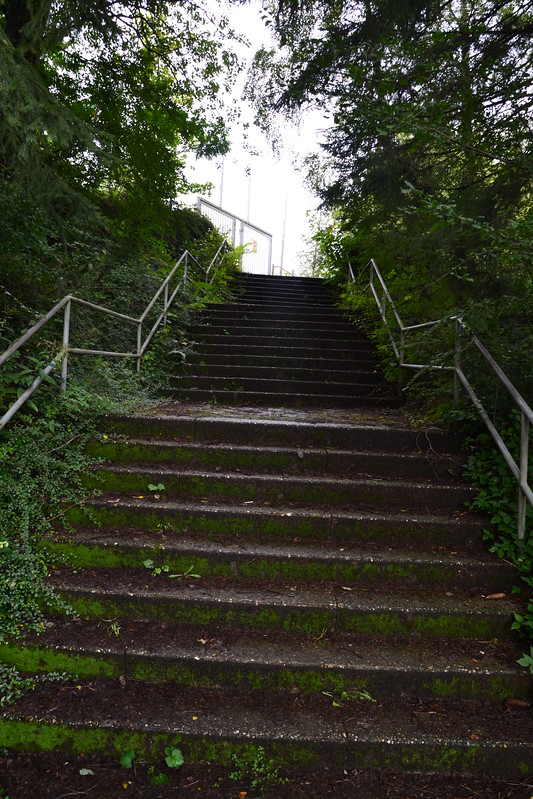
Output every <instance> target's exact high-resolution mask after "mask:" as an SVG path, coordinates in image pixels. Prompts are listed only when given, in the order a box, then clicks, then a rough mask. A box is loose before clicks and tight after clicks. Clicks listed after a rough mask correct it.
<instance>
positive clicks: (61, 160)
mask: <svg viewBox="0 0 533 799" xmlns="http://www.w3.org/2000/svg"><path fill="white" fill-rule="evenodd" d="M235 38H236V34H235V33H234V32H233V31H232V30H231V29H230V28H229V27H228V21H227V19H225V17H224V16H223V15H222V14H219V15H218V16H215V15H214V14H211V13H209V12H208V11H206V10H205V9H204V7H203V5H202V0H198V2H196V1H195V0H173V1H171V2H167V1H166V0H119V1H118V2H115V0H95V1H94V0H91V1H90V2H89V0H0V206H4V207H9V208H11V209H12V213H11V212H10V214H9V215H8V216H4V218H3V222H2V223H0V224H3V225H4V226H5V230H4V231H3V234H4V235H3V239H4V241H7V242H8V243H9V246H8V247H7V249H6V248H4V251H3V252H2V254H1V255H0V258H1V260H2V261H3V267H2V270H1V272H2V280H1V281H0V282H1V283H2V285H3V287H4V288H5V289H7V290H9V291H11V292H12V293H13V294H15V295H17V296H19V297H20V296H21V292H22V295H23V294H24V292H25V290H26V289H27V290H28V292H29V294H28V296H29V297H30V298H31V302H30V304H35V303H37V302H38V303H39V305H41V303H43V304H44V305H45V307H46V305H47V304H49V291H52V292H53V294H52V298H53V297H54V295H55V291H58V292H59V291H61V290H63V293H65V291H68V290H70V289H71V288H73V287H76V286H79V285H80V277H81V276H86V277H87V280H89V276H90V275H91V274H92V275H93V278H92V279H94V280H95V281H96V280H98V279H99V276H100V275H101V274H102V273H104V274H106V275H107V277H108V279H110V277H109V276H110V275H111V273H112V270H111V269H110V268H109V263H108V261H109V257H110V250H112V249H113V247H115V248H116V246H118V241H119V239H120V240H121V241H122V244H121V247H124V246H125V242H127V247H128V248H130V249H132V248H133V249H135V248H137V249H139V250H140V251H143V250H144V251H145V252H151V254H152V255H157V254H159V255H160V254H162V253H163V252H164V250H165V247H166V242H169V241H174V240H175V239H176V236H175V235H174V233H173V231H172V227H173V225H174V224H175V214H173V213H171V212H170V209H171V205H172V203H173V201H174V200H175V199H176V198H177V197H179V195H180V194H181V193H183V192H187V191H189V190H194V189H195V188H198V187H196V186H195V185H189V184H188V182H187V180H186V179H185V176H184V171H183V167H184V163H185V155H186V154H187V153H190V152H194V153H197V154H199V155H207V156H214V155H216V154H218V153H224V152H226V151H227V149H228V147H229V142H228V134H227V126H226V120H227V118H228V113H227V112H226V110H225V109H224V108H223V100H222V96H223V93H224V88H225V87H227V86H228V85H229V84H230V83H231V81H232V80H233V78H234V75H235V71H236V70H237V69H239V66H238V63H237V58H236V55H235V54H234V53H233V51H232V43H233V40H234V39H235ZM23 209H24V210H23ZM22 213H23V214H24V215H25V216H24V218H30V217H31V218H33V219H34V223H35V233H34V234H33V235H32V236H31V237H30V238H29V239H28V242H31V256H30V253H29V251H28V248H27V242H26V243H25V242H24V241H22V240H21V237H20V236H19V233H18V232H17V227H19V228H20V219H21V214H22ZM17 220H18V223H17ZM110 237H111V238H110ZM111 241H112V242H113V244H111ZM25 248H26V252H25ZM121 257H122V256H121ZM127 260H128V262H129V263H133V262H134V260H135V258H134V257H133V255H131V257H130V256H128V259H127ZM136 260H137V261H139V258H138V257H137V258H136ZM104 263H105V264H106V266H105V267H104ZM142 263H143V264H144V266H143V269H145V270H146V269H148V270H149V269H151V268H153V267H148V266H147V264H145V263H144V261H142ZM89 282H90V281H89ZM111 282H112V280H111ZM121 282H122V283H123V282H124V278H121ZM131 282H133V281H131ZM81 285H85V286H86V287H87V286H88V285H89V284H88V283H87V281H85V283H83V281H82V282H81ZM40 294H44V296H43V297H42V299H40V300H39V301H38V300H37V297H38V296H39V295H40Z"/></svg>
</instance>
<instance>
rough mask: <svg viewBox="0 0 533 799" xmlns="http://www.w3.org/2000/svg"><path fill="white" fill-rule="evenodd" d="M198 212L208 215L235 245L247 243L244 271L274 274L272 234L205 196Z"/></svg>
mask: <svg viewBox="0 0 533 799" xmlns="http://www.w3.org/2000/svg"><path fill="white" fill-rule="evenodd" d="M196 205H197V208H198V212H199V213H200V214H202V216H205V217H207V218H208V219H209V220H210V221H211V222H212V223H213V225H214V226H215V227H216V229H217V230H218V232H219V233H221V234H222V235H223V236H226V238H227V240H228V241H229V242H230V244H232V245H233V246H234V247H238V246H241V245H243V244H245V245H247V247H246V253H245V255H243V257H242V263H241V266H242V271H243V272H250V273H252V274H254V275H271V274H272V234H271V233H267V232H266V230H262V229H261V228H259V227H257V225H252V224H251V223H250V222H247V221H246V220H245V219H241V217H240V216H236V215H235V214H232V213H230V212H229V211H225V210H224V208H221V207H220V206H219V205H215V204H214V203H212V202H211V201H210V200H206V199H205V198H204V197H198V200H197V202H196Z"/></svg>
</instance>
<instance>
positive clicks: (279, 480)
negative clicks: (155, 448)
mask: <svg viewBox="0 0 533 799" xmlns="http://www.w3.org/2000/svg"><path fill="white" fill-rule="evenodd" d="M94 468H95V469H96V470H97V471H101V472H102V473H105V472H111V473H115V474H140V475H146V476H147V477H154V479H155V478H156V477H157V476H158V475H159V474H161V475H165V474H166V475H176V476H179V475H183V476H185V477H202V478H203V477H206V478H214V479H221V480H236V481H237V482H239V481H242V482H243V483H244V482H247V481H248V480H250V479H253V480H257V482H258V483H265V484H268V483H274V484H275V485H282V484H286V485H289V484H290V483H291V482H293V483H295V484H298V485H299V484H301V485H313V484H319V485H332V486H335V485H344V486H353V487H354V488H356V487H357V486H359V485H369V484H373V483H376V482H378V483H380V484H381V483H382V484H387V485H389V486H393V487H397V488H401V487H402V486H408V487H409V488H420V489H424V490H425V489H429V490H430V491H431V489H435V491H436V492H439V491H441V490H443V491H448V490H450V491H454V490H455V489H456V488H457V487H458V486H459V487H460V489H461V491H462V492H464V494H465V496H467V497H471V498H473V497H474V496H475V494H476V491H475V489H474V488H472V487H471V486H468V485H466V484H464V483H461V482H459V483H452V484H450V482H449V481H447V480H446V481H445V480H443V479H440V478H437V479H436V480H434V481H432V480H431V479H430V478H428V479H427V480H426V481H425V482H418V483H416V482H414V483H413V482H412V481H410V480H406V479H399V478H396V479H394V480H391V479H387V478H386V477H372V478H371V479H368V478H367V477H357V478H356V477H344V476H339V475H335V476H329V475H327V474H326V475H280V474H254V473H252V474H243V473H242V472H241V471H240V470H238V471H230V470H228V469H222V468H220V467H216V469H185V468H178V469H176V468H174V467H173V466H172V465H170V464H158V465H157V466H149V465H146V466H145V465H140V464H138V463H133V464H122V463H114V462H112V461H111V462H109V463H101V464H98V465H97V466H96V467H94Z"/></svg>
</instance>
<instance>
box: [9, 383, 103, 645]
mask: <svg viewBox="0 0 533 799" xmlns="http://www.w3.org/2000/svg"><path fill="white" fill-rule="evenodd" d="M94 405H95V403H94V398H89V397H88V396H87V395H84V394H83V393H81V392H72V393H69V394H67V395H66V396H63V397H60V398H58V399H56V401H55V402H54V403H51V404H49V405H47V407H46V408H45V409H44V415H43V416H41V417H40V418H33V417H25V419H24V420H23V421H25V422H26V424H21V423H20V422H19V424H18V425H17V426H15V427H13V428H11V429H10V430H9V431H8V432H6V431H4V432H3V434H2V436H1V438H0V531H1V532H0V537H1V540H2V542H3V546H2V550H1V558H2V572H1V577H0V609H1V619H2V621H1V626H0V640H4V639H5V638H6V637H8V636H19V635H21V634H23V633H24V632H26V631H27V630H30V629H31V630H37V631H39V630H40V629H41V628H42V626H43V625H44V616H43V610H44V609H45V608H47V607H53V608H57V607H58V606H59V607H63V605H62V603H61V602H60V601H59V600H58V598H57V597H56V596H55V595H54V593H53V591H52V590H51V589H50V587H49V586H48V584H47V574H48V570H47V566H46V563H45V561H44V557H43V555H42V554H41V552H40V551H39V550H38V549H37V548H36V547H35V543H36V541H37V540H39V539H41V538H42V537H43V536H45V535H46V534H47V533H49V532H50V530H51V526H52V524H53V523H54V522H57V521H58V520H60V519H61V518H62V516H63V513H64V509H65V505H68V504H77V503H79V501H80V499H81V497H83V496H84V489H83V486H82V474H83V472H84V470H85V469H86V468H87V466H88V464H89V459H88V458H87V456H86V455H84V453H83V446H84V444H85V442H86V441H87V439H88V437H89V436H90V435H91V434H93V433H94V430H95V419H96V417H95V410H94ZM82 408H83V410H84V414H85V416H84V417H80V416H78V414H79V413H80V411H81V409H82Z"/></svg>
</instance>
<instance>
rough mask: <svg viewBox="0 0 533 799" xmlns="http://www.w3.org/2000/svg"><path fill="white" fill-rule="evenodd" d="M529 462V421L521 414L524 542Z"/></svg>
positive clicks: (520, 535) (521, 523) (521, 535)
mask: <svg viewBox="0 0 533 799" xmlns="http://www.w3.org/2000/svg"><path fill="white" fill-rule="evenodd" d="M528 460H529V419H528V418H527V416H526V414H525V413H522V414H521V424H520V479H519V483H518V538H519V540H520V541H523V539H524V536H525V531H526V511H527V498H526V494H525V492H524V491H523V489H522V486H525V485H527V472H528Z"/></svg>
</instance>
